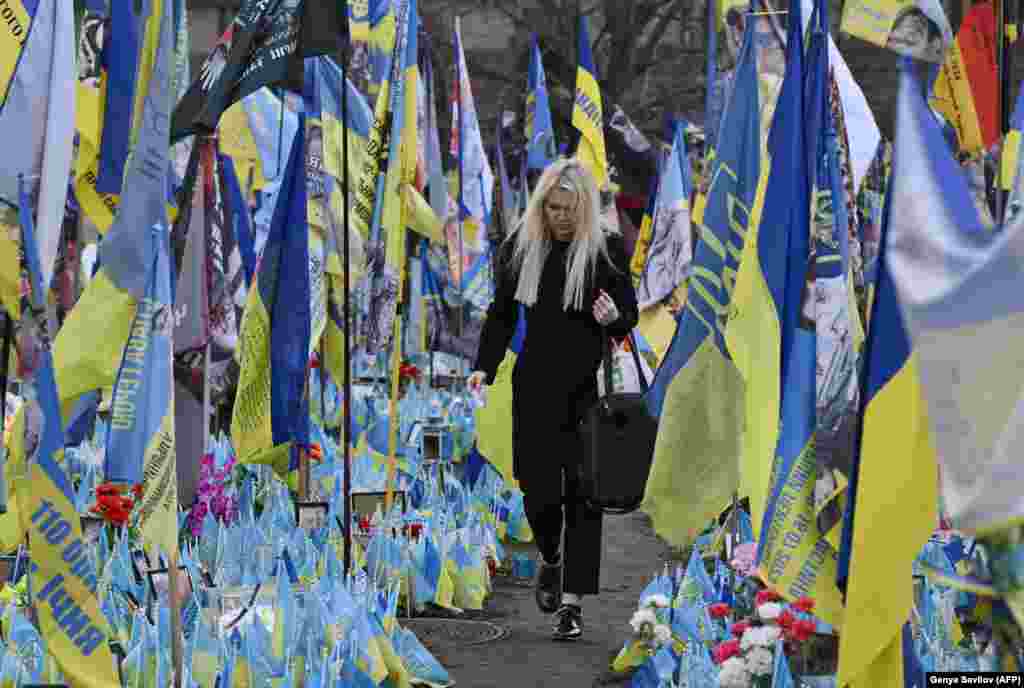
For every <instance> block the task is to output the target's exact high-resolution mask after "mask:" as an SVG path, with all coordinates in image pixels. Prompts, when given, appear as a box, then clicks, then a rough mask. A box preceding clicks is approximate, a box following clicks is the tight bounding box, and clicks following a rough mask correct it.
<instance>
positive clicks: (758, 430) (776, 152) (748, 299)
mask: <svg viewBox="0 0 1024 688" xmlns="http://www.w3.org/2000/svg"><path fill="white" fill-rule="evenodd" d="M794 20H799V21H802V16H801V8H800V6H799V5H797V4H796V3H794V8H793V10H792V11H791V12H790V15H789V21H790V27H789V29H790V33H789V35H790V36H792V35H794V34H793V32H794V31H797V33H796V34H795V35H796V36H801V35H802V34H801V33H800V31H801V29H800V28H799V27H800V26H801V24H800V23H797V24H795V25H794V24H793V21H794ZM794 26H795V27H797V28H794ZM787 46H788V48H787V53H788V55H787V60H786V74H785V77H784V80H783V84H782V89H781V92H780V93H779V99H778V104H777V106H776V109H775V117H774V119H773V121H772V127H771V131H770V133H769V137H768V149H767V150H768V156H769V157H770V161H769V160H766V161H762V162H763V164H764V166H765V167H766V168H768V169H766V170H765V171H764V172H763V173H762V175H761V183H760V184H759V186H758V198H757V202H756V209H755V211H754V214H755V216H756V221H755V222H752V223H751V227H750V232H749V234H748V235H747V240H746V243H745V245H744V249H743V257H742V259H741V261H740V268H739V273H738V275H737V277H736V291H735V293H734V295H733V299H734V302H735V303H736V315H735V317H734V318H733V319H732V320H731V321H730V323H729V329H728V331H727V332H726V339H727V340H728V343H729V351H730V353H731V354H732V357H733V361H735V363H736V367H737V368H738V369H739V371H740V374H741V375H742V376H743V380H744V382H745V383H746V397H745V408H746V422H747V424H746V432H745V433H744V437H743V449H742V455H741V460H740V464H741V466H742V469H741V471H740V493H741V494H743V495H745V496H747V497H748V499H749V502H750V516H751V522H752V524H753V526H754V534H755V536H756V535H758V534H759V533H760V532H761V530H760V527H761V521H762V519H763V517H764V513H765V504H766V500H767V499H768V485H769V480H770V473H771V464H772V457H774V456H775V450H776V447H777V446H778V437H779V418H780V414H781V410H780V404H781V389H782V324H781V323H782V319H783V318H784V317H785V313H784V309H785V306H786V298H787V292H786V277H787V274H788V270H789V255H790V242H791V241H792V236H793V234H794V233H799V232H802V233H803V238H802V242H803V244H804V253H803V254H802V258H803V260H804V261H806V256H807V253H806V243H807V237H806V234H807V231H808V228H807V220H808V212H809V209H810V197H809V191H810V177H809V174H810V171H809V170H808V167H807V153H806V151H807V140H806V132H807V129H806V126H805V124H806V123H805V122H804V97H803V82H804V67H803V62H804V55H803V41H802V40H796V41H792V42H787ZM798 48H799V49H798ZM762 227H764V228H770V230H771V231H766V232H764V233H762V232H761V228H762ZM798 277H799V279H800V280H801V282H802V280H803V277H804V274H803V270H800V271H799V275H798ZM799 297H800V292H797V294H796V298H797V299H799Z"/></svg>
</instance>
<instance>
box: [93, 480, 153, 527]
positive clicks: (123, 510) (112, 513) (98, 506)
mask: <svg viewBox="0 0 1024 688" xmlns="http://www.w3.org/2000/svg"><path fill="white" fill-rule="evenodd" d="M131 494H132V496H131V497H129V496H128V495H126V494H125V490H124V489H122V488H121V487H120V486H118V485H115V484H114V483H109V482H107V483H103V484H102V485H100V486H98V487H97V488H96V503H95V504H93V505H92V506H91V507H90V508H89V511H91V512H92V513H93V514H95V515H96V516H98V517H100V518H102V519H103V520H104V521H106V522H107V523H108V524H110V525H111V526H113V527H114V528H123V527H124V526H126V525H128V523H129V521H131V518H132V512H133V511H134V509H135V505H136V503H137V502H138V501H139V500H140V499H141V498H142V485H141V484H139V485H136V486H135V487H133V488H132V489H131Z"/></svg>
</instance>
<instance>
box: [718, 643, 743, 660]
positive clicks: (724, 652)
mask: <svg viewBox="0 0 1024 688" xmlns="http://www.w3.org/2000/svg"><path fill="white" fill-rule="evenodd" d="M739 653H740V641H739V640H736V639H733V640H726V641H725V642H724V643H720V644H719V645H718V646H717V647H716V648H715V651H714V653H713V658H714V660H715V664H723V663H724V662H725V661H726V660H727V659H731V658H732V657H735V656H736V655H738V654H739Z"/></svg>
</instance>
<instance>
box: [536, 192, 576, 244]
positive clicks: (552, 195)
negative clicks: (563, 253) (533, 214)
mask: <svg viewBox="0 0 1024 688" xmlns="http://www.w3.org/2000/svg"><path fill="white" fill-rule="evenodd" d="M578 205H579V196H578V195H577V194H576V192H574V191H567V190H566V189H558V188H555V189H551V191H549V192H548V195H547V197H546V198H545V199H544V223H545V224H546V225H547V227H548V230H549V231H550V232H551V234H552V235H554V237H555V238H556V239H558V240H559V241H569V240H571V239H572V238H573V236H574V235H575V234H576V210H577V206H578Z"/></svg>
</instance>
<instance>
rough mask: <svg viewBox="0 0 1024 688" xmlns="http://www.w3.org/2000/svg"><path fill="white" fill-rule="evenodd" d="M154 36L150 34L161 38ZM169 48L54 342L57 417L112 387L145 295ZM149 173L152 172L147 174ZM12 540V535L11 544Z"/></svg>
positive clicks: (17, 462) (161, 215) (160, 210)
mask: <svg viewBox="0 0 1024 688" xmlns="http://www.w3.org/2000/svg"><path fill="white" fill-rule="evenodd" d="M150 1H151V3H152V5H153V6H154V9H152V10H151V12H152V13H151V14H148V16H152V17H158V18H159V17H160V16H162V15H161V14H160V13H161V12H162V10H161V9H160V1H159V0H150ZM148 12H149V10H147V13H148ZM168 21H169V20H168ZM168 25H169V24H168ZM162 36H163V34H162V33H161V34H158V37H159V38H160V40H161V41H162V40H163V37H162ZM168 45H169V41H168ZM169 51H170V48H169V47H168V51H167V53H161V55H162V56H163V61H160V60H158V61H157V63H156V64H157V69H156V71H155V74H156V77H157V78H154V79H152V80H151V81H150V84H149V94H148V95H149V97H148V98H147V99H146V117H145V119H144V121H145V122H146V123H147V126H146V127H144V128H142V129H141V130H140V132H139V144H138V146H137V151H138V152H137V153H136V154H135V155H133V156H132V159H131V161H130V163H129V169H128V179H129V180H130V182H131V183H130V184H128V185H127V191H126V193H125V194H124V197H123V199H122V203H121V207H120V210H119V212H118V215H117V219H116V221H115V222H114V224H113V225H112V226H111V228H110V231H109V232H108V233H107V235H106V238H105V239H104V241H103V243H102V247H101V249H100V264H101V268H100V270H99V272H98V273H97V274H96V275H95V277H93V279H92V281H91V282H90V283H89V286H88V288H86V290H85V291H84V292H83V293H82V296H81V298H80V299H79V302H78V303H77V304H76V306H75V308H73V309H72V310H71V312H70V313H69V314H68V317H67V320H65V321H64V326H63V327H62V328H61V329H60V332H59V333H58V334H57V337H56V338H55V339H54V345H53V360H54V368H55V374H56V380H57V388H58V391H59V393H60V397H59V400H60V403H61V412H62V414H63V415H64V417H65V418H67V417H69V416H70V414H71V412H72V410H73V409H74V406H75V402H76V401H77V400H78V398H79V397H80V396H82V395H83V394H86V393H87V392H91V391H93V390H97V389H103V388H105V387H107V386H109V385H111V384H112V383H113V382H114V380H115V377H116V376H117V371H118V367H119V364H120V361H121V358H122V352H123V351H124V349H125V343H126V342H127V341H128V339H129V335H130V332H131V325H132V321H133V318H134V317H135V315H136V312H137V310H138V304H139V303H140V302H142V301H143V300H144V299H145V297H146V291H147V287H148V282H147V279H148V276H149V275H150V274H151V268H152V266H153V244H152V242H151V240H150V237H148V236H146V234H145V233H140V232H139V229H138V228H139V227H153V226H154V225H160V226H167V215H166V202H165V198H166V187H167V177H166V173H167V170H168V169H169V168H168V154H167V150H168V147H167V140H168V136H169V131H168V126H167V125H168V124H169V119H168V118H169V114H170V98H169V95H168V85H169V77H170V59H169V54H170V52H169ZM152 170H158V171H159V172H157V173H152ZM24 421H25V418H24V411H21V412H19V414H18V415H17V416H16V417H15V428H21V427H23V423H24ZM20 436H21V431H20V430H18V431H17V432H16V433H15V435H14V443H13V444H12V446H11V447H10V455H9V456H10V461H11V466H12V470H13V472H14V473H18V472H21V471H24V467H23V461H24V458H25V457H24V447H23V445H22V444H21V442H20V439H19V438H20ZM16 497H18V490H17V489H16V488H15V486H14V485H12V490H11V504H12V511H11V512H9V514H8V515H4V516H2V517H0V529H2V530H3V531H4V532H3V535H2V537H0V539H3V540H4V542H5V544H12V543H11V542H10V541H9V538H10V537H11V536H12V535H13V534H14V530H12V528H13V521H11V520H9V519H10V518H11V513H16V509H15V508H13V505H14V504H15V499H16ZM20 539H21V538H20V537H16V538H15V541H14V543H13V544H14V546H17V541H20Z"/></svg>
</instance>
